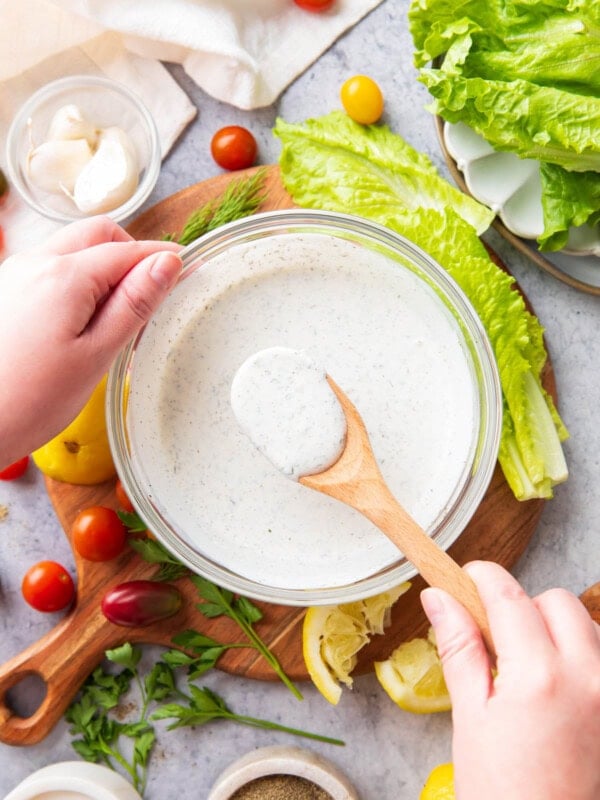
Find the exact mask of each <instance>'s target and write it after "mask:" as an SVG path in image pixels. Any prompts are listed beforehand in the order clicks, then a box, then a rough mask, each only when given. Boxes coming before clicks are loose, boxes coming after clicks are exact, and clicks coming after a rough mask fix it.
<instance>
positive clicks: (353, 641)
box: [302, 581, 410, 705]
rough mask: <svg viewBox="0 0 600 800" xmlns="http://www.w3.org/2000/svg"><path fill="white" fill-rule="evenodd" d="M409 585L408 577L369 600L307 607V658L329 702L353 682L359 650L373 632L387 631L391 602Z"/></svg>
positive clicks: (304, 646)
mask: <svg viewBox="0 0 600 800" xmlns="http://www.w3.org/2000/svg"><path fill="white" fill-rule="evenodd" d="M409 589H410V583H409V582H408V581H407V582H405V583H403V584H401V585H400V586H398V587H396V588H395V589H391V590H389V591H387V592H382V593H381V594H378V595H375V596H374V597H369V598H367V599H366V600H357V601H356V602H354V603H345V604H343V605H339V606H312V607H311V608H309V609H308V610H307V612H306V616H305V617H304V626H303V629H302V651H303V654H304V662H305V664H306V668H307V670H308V674H309V675H310V677H311V679H312V682H313V683H314V684H315V686H316V687H317V689H318V690H319V691H320V692H321V694H322V695H323V697H324V698H325V699H326V700H328V701H329V702H330V703H332V704H333V705H337V703H338V702H339V700H340V697H341V696H342V686H341V684H345V685H346V686H348V687H351V686H352V675H351V673H352V670H353V669H354V667H355V666H356V662H357V654H358V652H359V650H361V649H362V648H363V647H364V646H365V645H366V644H367V642H368V641H369V640H370V638H371V636H372V635H373V634H381V633H383V632H384V630H385V628H386V626H387V625H389V622H390V618H391V608H392V606H393V605H394V603H395V602H396V600H397V599H398V598H399V597H400V596H401V595H403V594H404V593H405V592H407V591H408V590H409Z"/></svg>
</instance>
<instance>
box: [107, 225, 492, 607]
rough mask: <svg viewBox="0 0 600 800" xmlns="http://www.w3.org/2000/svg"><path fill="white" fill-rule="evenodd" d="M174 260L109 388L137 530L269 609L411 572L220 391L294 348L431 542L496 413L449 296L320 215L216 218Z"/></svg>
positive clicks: (464, 310)
mask: <svg viewBox="0 0 600 800" xmlns="http://www.w3.org/2000/svg"><path fill="white" fill-rule="evenodd" d="M183 259H184V271H183V274H182V277H181V279H180V282H179V284H178V286H177V287H176V288H175V290H174V291H173V292H172V293H171V295H170V296H169V298H168V299H167V300H166V301H165V302H164V303H163V305H162V306H161V308H160V309H159V311H158V312H157V314H156V315H155V316H154V318H153V319H152V320H151V322H150V323H148V324H147V325H146V327H145V328H144V330H143V331H142V332H141V333H140V334H139V335H138V336H137V338H136V339H135V340H134V341H132V342H131V343H130V345H129V346H128V347H127V348H126V349H125V350H124V351H123V352H122V353H121V354H120V356H119V357H118V358H117V360H116V362H115V363H114V365H113V367H112V369H111V372H110V375H109V381H108V391H107V398H108V399H107V419H108V427H109V437H110V442H111V447H112V451H113V455H114V459H115V464H116V467H117V471H118V473H119V476H120V478H121V480H122V482H123V484H124V488H125V490H126V492H127V494H128V495H129V497H130V499H131V501H132V502H133V504H134V505H135V507H136V508H137V510H138V512H139V514H140V516H141V517H142V518H143V519H144V521H145V522H146V524H147V525H148V528H149V530H151V531H152V532H153V534H154V535H155V536H156V538H157V539H158V541H159V542H161V543H162V544H163V545H164V546H165V547H166V548H167V549H168V550H169V551H170V552H171V553H172V554H174V555H175V556H176V557H177V558H178V559H180V560H181V561H182V562H183V563H184V564H186V565H187V566H188V567H189V568H190V569H191V570H192V571H193V572H195V573H197V574H200V575H203V576H204V577H206V578H208V579H209V580H211V581H213V582H214V583H216V584H218V585H220V586H223V587H226V588H229V589H231V590H232V591H235V592H239V593H240V594H243V595H246V596H248V597H253V598H255V599H259V600H265V601H270V602H276V603H281V604H285V605H301V606H306V605H319V604H330V603H342V602H350V601H352V600H355V599H359V598H364V597H368V596H371V595H374V594H377V593H379V592H382V591H385V590H387V589H389V588H392V587H394V586H397V585H398V584H400V583H401V582H402V581H405V580H407V579H409V578H410V577H412V576H414V574H415V573H416V570H415V569H414V568H413V566H412V565H411V564H410V563H409V562H407V561H406V559H404V558H403V556H402V554H401V553H399V552H398V551H397V550H395V549H394V547H393V545H392V544H391V542H389V541H388V540H387V538H386V537H385V536H384V535H383V534H382V533H381V532H379V531H378V530H377V529H376V528H374V527H373V526H372V525H371V523H369V522H367V521H366V520H364V519H363V518H362V517H361V516H360V515H359V514H357V512H355V511H353V510H352V509H349V508H347V507H346V506H343V505H342V504H341V503H337V501H335V500H333V499H331V498H328V497H325V496H323V495H322V494H320V493H317V492H313V491H311V490H310V489H307V488H306V487H303V486H302V485H301V484H298V483H295V482H293V481H290V480H288V479H287V478H285V477H284V476H283V475H281V474H280V473H278V472H277V471H276V469H275V468H274V467H272V465H271V464H270V463H269V462H267V461H266V459H265V458H264V456H263V455H262V454H261V453H259V452H258V451H257V450H256V449H255V448H253V447H252V445H251V443H250V442H249V440H248V439H247V438H246V437H244V435H243V434H242V433H241V432H240V431H239V428H238V426H237V424H236V422H235V418H234V417H233V412H232V411H231V408H230V404H229V390H230V386H231V380H232V377H233V375H234V374H235V371H236V369H237V367H238V366H239V365H240V364H241V363H242V362H243V361H244V360H245V358H247V357H248V356H249V355H251V354H252V353H253V352H256V351H258V350H262V349H264V348H266V347H270V346H275V345H282V346H288V347H292V348H294V349H305V350H307V352H309V354H310V355H311V356H315V360H316V361H318V362H319V363H321V364H322V365H323V366H324V367H325V368H326V369H327V371H328V372H329V373H330V374H331V376H332V378H333V379H334V380H335V381H336V382H337V383H338V385H340V386H341V387H342V388H343V389H344V391H345V392H346V393H347V394H348V396H349V397H350V399H351V400H352V401H353V402H354V403H355V405H356V406H357V407H358V410H359V412H360V413H361V415H362V416H363V418H364V420H365V423H366V425H367V429H368V431H369V435H370V437H371V440H372V444H373V449H374V451H375V455H376V457H377V458H378V460H380V466H381V468H382V472H383V474H384V477H386V479H387V480H388V483H390V480H389V478H390V477H393V476H392V474H391V472H390V474H389V476H388V474H386V473H387V471H388V470H391V466H390V464H391V463H392V462H394V460H395V459H396V460H398V459H400V461H401V466H402V465H403V469H404V474H403V475H402V477H401V479H400V480H398V479H396V478H394V480H392V482H391V483H390V488H391V489H392V491H393V492H394V494H396V496H397V497H398V499H399V500H400V502H401V503H403V504H404V505H405V506H406V507H407V509H408V511H409V512H410V513H412V514H413V516H415V518H416V519H417V520H418V521H419V522H420V523H421V524H422V525H423V526H424V527H425V528H426V530H427V531H428V533H429V534H430V535H431V536H432V537H433V539H434V540H435V541H436V542H437V544H438V545H439V546H440V547H442V548H443V549H447V548H448V547H449V546H450V545H451V544H452V543H453V542H454V541H455V539H456V538H457V537H458V536H459V535H460V533H461V532H462V531H463V529H464V528H465V526H466V525H467V523H468V522H469V520H470V519H471V517H472V515H473V514H474V512H475V511H476V509H477V507H478V505H479V503H480V501H481V499H482V497H483V495H484V493H485V491H486V489H487V487H488V484H489V481H490V479H491V476H492V473H493V470H494V466H495V463H496V458H497V453H498V446H499V438H500V430H501V418H502V400H501V390H500V384H499V379H498V374H497V369H496V364H495V360H494V356H493V353H492V350H491V347H490V344H489V342H488V339H487V336H486V334H485V331H484V329H483V327H482V325H481V322H480V320H479V318H478V317H477V315H476V313H475V311H474V310H473V308H472V307H471V305H470V303H469V301H468V300H467V298H466V297H465V296H464V294H463V293H462V291H461V290H460V289H459V288H458V287H457V285H456V284H455V283H454V282H453V281H452V280H451V279H450V277H449V276H448V275H447V273H446V272H445V271H444V270H443V269H442V268H441V267H440V266H439V265H438V264H437V263H435V262H434V261H433V260H432V259H431V258H430V257H429V256H428V255H426V254H425V253H424V252H422V251H421V250H420V249H418V248H417V247H416V246H415V245H413V244H412V243H411V242H409V241H407V240H406V239H404V238H403V237H401V236H399V235H397V234H396V233H394V232H392V231H390V230H389V229H387V228H384V227H382V226H379V225H376V224H373V223H370V222H367V221H365V220H362V219H359V218H356V217H351V216H348V215H344V214H334V213H329V212H322V211H305V210H289V211H276V212H269V213H264V214H257V215H255V216H253V217H249V218H247V219H244V220H240V221H238V222H234V223H231V224H229V225H225V226H223V227H222V228H219V229H218V230H215V231H213V232H211V233H209V234H207V235H205V236H203V237H202V238H200V239H199V240H197V241H196V242H195V243H193V244H192V245H190V246H189V247H187V248H186V249H185V250H184V251H183ZM363 270H367V271H366V272H364V274H363ZM397 281H400V282H401V283H398V284H397V283H396V282H397ZM440 326H441V327H440ZM436 331H437V332H436ZM439 331H443V335H441V334H440V333H439ZM450 341H451V343H452V348H453V349H447V348H449V342H450ZM411 349H413V350H415V352H414V353H413V360H412V362H411V364H410V366H409V365H408V362H406V364H405V363H404V361H403V359H404V358H405V353H406V352H408V351H409V350H411ZM438 351H439V353H438ZM440 353H441V355H440ZM415 354H416V355H415ZM450 364H453V365H454V366H450ZM456 365H458V366H456ZM457 370H458V371H457ZM457 376H460V377H457ZM454 384H455V385H454ZM451 385H452V386H451ZM431 387H437V388H431ZM423 391H424V394H423ZM446 392H447V396H446ZM419 393H421V396H420V399H419V400H417V399H416V398H417V395H419ZM438 394H439V395H440V396H439V397H438V396H437V395H438ZM455 397H456V398H459V399H458V400H456V401H455ZM464 398H466V399H464ZM461 403H464V404H465V405H464V409H463V408H462V406H461ZM436 404H437V405H436ZM454 405H456V409H454ZM430 406H431V408H433V409H434V410H435V409H437V411H434V412H431V413H432V416H431V419H430V418H429V417H427V416H426V415H427V414H428V413H429V411H426V409H429V407H430ZM463 412H464V413H463ZM465 419H466V420H467V422H464V420H465ZM455 430H456V431H459V433H456V438H455V439H454V440H452V435H454V431H455ZM411 436H412V437H414V436H417V437H421V438H418V439H417V442H418V445H419V446H418V447H417V448H415V447H414V445H413V450H412V451H411V450H410V447H409V446H408V445H406V444H405V440H410V438H411ZM448 437H450V438H448ZM447 438H448V441H449V442H452V441H454V445H453V444H446V439H447ZM421 442H422V447H420V444H421ZM456 443H458V444H457V446H456V447H455V450H456V452H460V453H461V455H460V458H458V456H456V455H455V454H454V452H452V448H453V447H454V446H455V445H456ZM405 446H406V447H408V450H407V451H406V452H404V450H403V447H405ZM444 448H446V449H448V453H449V454H450V455H447V454H446V451H445V449H444ZM421 456H422V457H423V458H424V459H425V461H424V464H425V466H422V467H419V466H418V464H417V461H418V459H419V458H421ZM417 457H418V458H417ZM453 458H454V461H452V459H453ZM446 460H447V469H446V466H444V465H445V464H446ZM419 469H421V472H420V471H419ZM430 473H431V477H430ZM423 476H425V477H423ZM394 481H395V483H394ZM411 482H412V484H411ZM430 484H431V485H430ZM440 486H443V487H444V488H443V492H442V490H441V489H440V488H439V487H440ZM436 491H438V492H439V496H438V495H436V494H435V493H436ZM411 493H412V494H411ZM411 497H412V498H413V499H412V500H410V501H409V498H411Z"/></svg>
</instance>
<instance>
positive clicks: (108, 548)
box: [71, 506, 127, 561]
mask: <svg viewBox="0 0 600 800" xmlns="http://www.w3.org/2000/svg"><path fill="white" fill-rule="evenodd" d="M71 535H72V539H73V547H74V548H75V550H76V551H77V552H78V553H79V555H80V556H81V557H82V558H85V559H87V560H88V561H110V560H111V558H116V557H117V556H118V555H119V554H120V553H122V552H123V548H124V547H125V542H126V540H127V529H126V528H125V525H123V523H122V522H121V520H120V519H119V517H118V516H117V512H116V511H113V510H112V508H105V507H104V506H90V508H84V510H83V511H80V512H79V514H78V515H77V516H76V517H75V521H74V522H73V527H72V528H71Z"/></svg>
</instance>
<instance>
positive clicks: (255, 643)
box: [121, 515, 302, 700]
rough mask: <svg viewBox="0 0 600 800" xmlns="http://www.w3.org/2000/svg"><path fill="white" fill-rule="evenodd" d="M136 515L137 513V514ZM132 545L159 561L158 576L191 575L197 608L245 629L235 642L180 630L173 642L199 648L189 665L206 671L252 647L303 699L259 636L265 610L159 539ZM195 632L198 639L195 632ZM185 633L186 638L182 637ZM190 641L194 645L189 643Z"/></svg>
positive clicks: (178, 659) (181, 661) (176, 659)
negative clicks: (199, 571)
mask: <svg viewBox="0 0 600 800" xmlns="http://www.w3.org/2000/svg"><path fill="white" fill-rule="evenodd" d="M134 516H135V515H134ZM121 519H123V521H124V522H125V524H127V523H126V520H125V519H124V518H123V516H121ZM129 544H130V546H131V547H132V548H133V549H134V550H135V551H136V552H137V553H139V555H140V556H141V557H142V558H143V559H144V560H145V561H149V562H150V563H152V564H159V565H160V569H159V571H158V572H157V574H156V575H155V576H154V579H155V580H166V581H172V580H177V579H178V578H181V577H183V576H184V575H188V576H189V578H190V580H191V581H192V583H193V584H194V586H195V587H196V589H197V590H198V594H199V595H200V597H201V599H202V602H201V603H198V605H197V606H196V607H197V608H198V610H199V611H200V612H201V613H202V614H203V615H204V616H205V617H206V618H207V619H213V618H214V617H221V616H225V617H229V619H231V620H233V621H234V622H235V623H236V624H237V625H238V626H239V627H240V628H241V630H242V631H243V633H244V634H245V636H246V637H247V639H248V642H247V643H233V644H223V643H221V642H216V641H214V640H213V639H210V638H209V637H204V638H205V639H206V642H205V643H203V642H202V641H201V639H202V638H203V637H202V634H199V633H197V632H196V631H188V632H186V633H183V634H181V635H180V636H179V637H175V638H174V639H173V643H174V644H177V645H181V646H182V647H185V648H186V649H192V651H194V648H196V650H195V653H196V656H197V658H195V659H191V660H190V661H187V662H186V665H187V666H188V667H190V668H191V669H194V670H200V672H198V674H202V672H206V670H207V669H209V668H210V667H212V666H214V665H215V663H216V661H217V660H218V658H219V657H220V656H221V655H222V654H223V653H224V652H225V650H227V649H229V648H231V647H252V648H253V649H254V650H256V651H257V652H259V653H260V654H261V655H262V657H263V658H264V659H265V661H266V662H267V663H268V664H269V665H270V666H271V668H272V669H273V671H274V672H275V673H276V674H277V675H278V676H279V677H280V678H281V680H282V681H283V683H284V684H285V685H286V686H287V687H288V689H289V690H290V691H291V692H292V694H293V695H294V697H296V698H297V699H298V700H302V693H301V692H300V690H299V689H298V687H297V686H296V685H295V684H294V683H292V681H291V680H290V678H289V677H288V676H287V675H286V673H285V671H284V670H283V667H282V666H281V664H280V663H279V661H278V659H277V657H276V656H275V655H274V654H273V653H272V651H271V650H270V649H269V647H268V645H267V644H266V643H265V642H264V641H263V640H262V639H261V638H260V636H259V635H258V633H257V632H256V631H255V629H254V624H255V623H256V622H259V621H260V620H261V619H262V616H263V614H262V611H261V610H260V609H259V608H258V607H257V606H255V605H254V603H252V602H251V601H250V600H248V598H247V597H243V596H242V595H235V594H234V593H233V592H230V591H229V590H228V589H221V588H220V587H219V586H217V585H216V584H214V583H211V581H209V580H207V579H206V578H202V577H201V576H199V575H193V574H192V573H191V572H190V571H189V570H188V569H187V568H186V567H185V566H184V565H183V564H182V563H181V562H180V561H178V560H177V559H176V558H175V557H174V556H172V555H171V553H169V551H168V550H167V549H166V548H165V547H163V545H162V544H160V542H157V541H156V540H155V539H144V538H142V539H136V538H130V540H129ZM194 634H195V635H196V637H199V638H196V639H195V640H194V639H193V635H194ZM182 637H183V638H182ZM190 645H191V647H189V646H190ZM169 659H170V663H172V664H174V665H175V663H176V662H177V664H176V665H177V666H180V665H183V664H184V661H185V657H184V656H181V657H178V656H175V655H174V654H172V655H169Z"/></svg>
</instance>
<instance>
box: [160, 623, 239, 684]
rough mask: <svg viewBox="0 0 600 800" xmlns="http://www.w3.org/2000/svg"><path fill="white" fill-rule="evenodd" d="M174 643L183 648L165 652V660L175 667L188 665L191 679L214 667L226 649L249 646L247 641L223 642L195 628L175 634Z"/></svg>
mask: <svg viewBox="0 0 600 800" xmlns="http://www.w3.org/2000/svg"><path fill="white" fill-rule="evenodd" d="M172 642H173V644H176V645H178V646H179V647H182V648H183V650H185V652H183V651H182V650H168V651H167V652H166V653H163V660H164V661H165V662H166V663H167V664H168V665H169V666H170V667H173V669H177V668H179V667H186V668H187V674H188V677H189V678H190V679H193V678H199V677H200V676H201V675H204V673H205V672H208V670H209V669H212V668H213V667H214V666H215V665H216V663H217V661H218V660H219V659H220V658H221V656H222V655H223V653H224V652H225V651H226V650H232V649H236V648H241V647H244V648H247V647H248V643H247V642H229V643H228V644H223V643H222V642H217V641H216V639H211V637H210V636H205V635H204V634H203V633H199V632H198V631H195V630H187V631H182V632H181V633H178V634H176V635H175V636H173V639H172Z"/></svg>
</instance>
